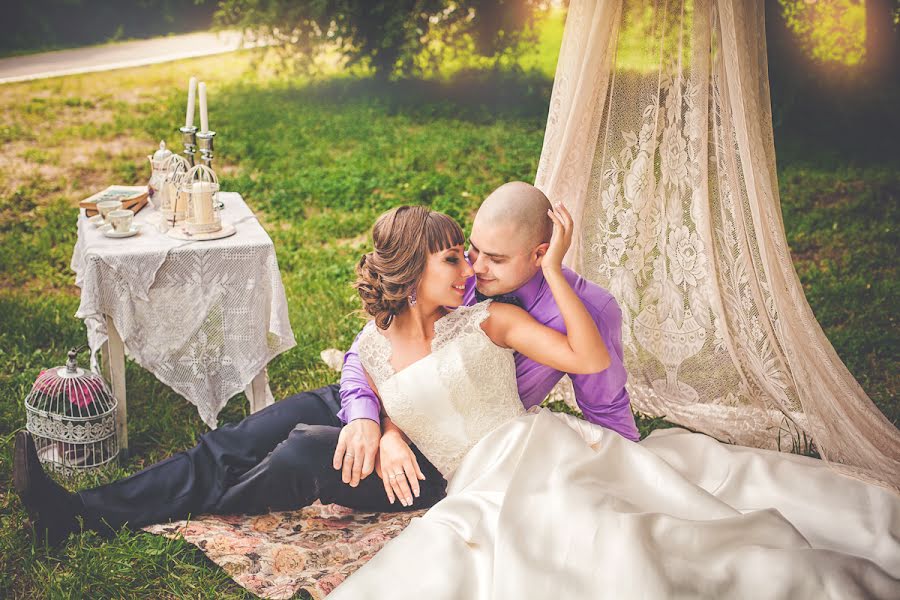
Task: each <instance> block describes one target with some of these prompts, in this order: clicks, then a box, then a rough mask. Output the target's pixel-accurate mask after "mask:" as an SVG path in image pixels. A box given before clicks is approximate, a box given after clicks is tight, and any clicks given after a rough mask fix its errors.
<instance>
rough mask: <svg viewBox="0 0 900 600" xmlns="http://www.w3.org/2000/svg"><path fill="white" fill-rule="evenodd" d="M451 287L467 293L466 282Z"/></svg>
mask: <svg viewBox="0 0 900 600" xmlns="http://www.w3.org/2000/svg"><path fill="white" fill-rule="evenodd" d="M450 287H451V288H452V289H453V290H455V291H457V292H459V293H460V294H465V293H466V284H465V283H463V284H462V285H460V286H455V285H451V286H450Z"/></svg>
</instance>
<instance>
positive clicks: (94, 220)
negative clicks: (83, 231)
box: [88, 215, 103, 227]
mask: <svg viewBox="0 0 900 600" xmlns="http://www.w3.org/2000/svg"><path fill="white" fill-rule="evenodd" d="M88 223H90V224H91V225H93V226H94V227H100V226H101V225H103V217H102V216H100V215H94V216H93V217H88Z"/></svg>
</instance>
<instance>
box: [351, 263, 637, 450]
mask: <svg viewBox="0 0 900 600" xmlns="http://www.w3.org/2000/svg"><path fill="white" fill-rule="evenodd" d="M563 273H564V275H565V277H566V280H567V281H568V282H569V285H571V286H572V289H573V290H575V293H576V294H577V295H578V297H579V298H581V301H582V302H584V305H585V306H586V307H587V309H588V312H589V313H590V314H591V317H593V319H594V322H595V323H596V324H597V328H598V329H599V331H600V335H601V336H603V340H604V342H606V348H607V350H608V351H609V358H610V361H611V362H610V365H609V367H608V368H607V369H606V370H604V371H602V372H600V373H592V374H590V375H572V374H569V377H570V378H571V379H572V384H573V386H574V388H575V401H576V402H577V403H578V407H579V408H580V409H581V412H582V413H583V414H584V418H585V419H587V420H588V421H590V422H592V423H596V424H598V425H602V426H603V427H606V428H607V429H612V430H613V431H615V432H617V433H619V434H620V435H622V436H624V437H626V438H628V439H630V440H633V441H637V440H638V439H639V435H638V430H637V426H636V425H635V423H634V415H633V414H632V412H631V400H630V399H629V397H628V392H627V391H625V380H626V379H627V376H628V374H627V373H626V371H625V365H624V364H623V363H622V360H623V358H622V311H621V309H619V305H618V303H617V302H616V300H615V298H613V296H612V294H610V293H609V292H608V291H606V290H604V289H603V288H601V287H600V286H598V285H596V284H594V283H591V282H590V281H587V280H585V279H583V278H582V277H580V276H579V275H578V274H577V273H575V272H574V271H572V270H570V269H566V268H564V269H563ZM509 295H511V296H516V297H517V298H518V299H519V301H520V302H521V303H522V307H523V308H524V309H525V310H527V311H528V312H529V313H530V314H531V316H532V317H534V319H535V320H537V321H538V322H539V323H542V324H544V325H546V326H548V327H551V328H553V329H555V330H557V331H559V332H562V333H565V331H566V327H565V323H564V321H563V318H562V315H561V314H560V313H559V308H558V307H557V305H556V300H554V299H553V293H552V292H551V291H550V286H549V285H548V284H547V281H546V280H545V279H544V273H543V272H542V271H538V272H537V274H535V276H534V277H533V278H531V280H529V281H528V282H527V283H526V284H525V285H523V286H522V287H520V288H519V289H518V290H515V291H514V292H512V293H510V294H509ZM463 303H464V304H465V305H467V306H470V305H472V304H475V278H474V277H470V278H469V280H468V281H467V282H466V292H465V295H464V296H463ZM358 341H359V336H357V339H356V340H354V342H353V345H352V346H351V347H350V350H348V351H347V354H345V355H344V367H343V369H342V370H341V407H342V408H341V411H340V412H339V413H338V417H339V418H340V419H341V420H342V421H343V422H344V423H349V422H350V421H353V420H354V419H372V420H373V421H376V422H377V421H379V412H380V406H381V404H380V402H379V401H378V396H376V395H375V392H373V391H372V388H371V387H369V384H368V382H367V381H366V375H365V371H364V370H363V367H362V364H361V363H360V361H359V354H358V348H357V344H358ZM515 359H516V380H517V381H518V387H519V397H520V398H521V399H522V404H524V405H525V408H531V407H532V406H535V405H537V404H540V403H541V402H543V400H544V398H546V397H547V394H548V393H549V392H550V390H551V389H553V386H554V385H556V383H557V382H558V381H559V380H560V378H561V377H562V376H563V372H562V371H557V370H556V369H553V368H551V367H548V366H546V365H542V364H540V363H538V362H535V361H533V360H531V359H530V358H528V357H526V356H525V355H523V354H519V353H516V354H515Z"/></svg>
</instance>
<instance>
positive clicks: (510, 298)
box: [475, 290, 524, 308]
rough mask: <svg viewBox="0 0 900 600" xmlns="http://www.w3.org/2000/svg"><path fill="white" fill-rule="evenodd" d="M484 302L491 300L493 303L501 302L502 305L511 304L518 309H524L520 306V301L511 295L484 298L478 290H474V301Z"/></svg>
mask: <svg viewBox="0 0 900 600" xmlns="http://www.w3.org/2000/svg"><path fill="white" fill-rule="evenodd" d="M485 300H493V301H494V302H502V303H503V304H512V305H513V306H518V307H519V308H524V307H523V306H522V301H521V300H519V299H518V298H516V297H515V296H513V295H512V294H504V295H502V296H485V295H484V294H482V293H481V292H479V291H478V290H475V301H476V302H483V301H485Z"/></svg>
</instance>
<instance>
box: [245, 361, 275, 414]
mask: <svg viewBox="0 0 900 600" xmlns="http://www.w3.org/2000/svg"><path fill="white" fill-rule="evenodd" d="M244 394H246V395H247V400H249V401H250V412H251V413H255V412H256V411H258V410H262V409H263V408H265V407H267V406H270V405H272V404H274V403H275V398H274V397H273V396H272V390H271V389H269V373H268V370H267V369H265V368H263V370H262V371H260V372H259V374H258V375H257V376H256V377H254V378H253V381H251V382H250V385H248V386H247V388H246V389H245V390H244Z"/></svg>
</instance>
